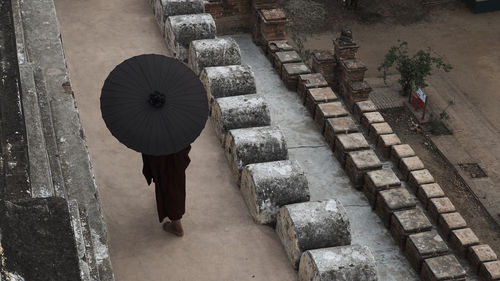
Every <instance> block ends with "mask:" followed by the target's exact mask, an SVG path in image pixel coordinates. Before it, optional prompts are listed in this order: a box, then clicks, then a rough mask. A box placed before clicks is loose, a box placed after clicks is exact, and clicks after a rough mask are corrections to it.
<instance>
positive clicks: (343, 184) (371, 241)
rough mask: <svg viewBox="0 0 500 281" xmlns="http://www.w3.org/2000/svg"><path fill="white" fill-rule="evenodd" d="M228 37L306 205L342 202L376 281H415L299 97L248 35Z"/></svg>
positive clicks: (353, 241) (389, 237)
mask: <svg viewBox="0 0 500 281" xmlns="http://www.w3.org/2000/svg"><path fill="white" fill-rule="evenodd" d="M231 37H233V38H234V39H235V40H236V41H237V42H238V43H239V45H240V48H241V58H242V63H243V64H248V65H250V66H251V67H252V69H253V71H254V73H255V83H256V86H257V91H258V93H259V94H262V95H263V97H264V99H265V100H266V101H267V102H268V105H269V110H270V113H271V124H272V125H277V126H280V129H281V130H282V131H283V134H284V136H285V140H286V142H287V145H288V153H289V156H290V160H297V161H298V162H299V163H300V164H301V166H302V167H303V168H304V172H305V175H306V178H307V180H308V182H309V191H310V193H311V200H324V199H330V198H336V199H338V200H339V201H340V202H342V204H343V205H344V207H345V209H346V210H347V216H348V217H349V220H350V223H351V228H352V231H351V235H352V243H353V244H354V243H357V244H363V245H366V246H368V247H369V248H370V249H371V251H372V253H373V255H374V257H375V260H376V265H377V272H378V277H379V280H385V281H400V280H405V281H406V280H408V281H414V280H419V278H418V275H417V273H415V271H414V270H413V269H412V268H411V266H410V264H409V263H408V261H407V260H406V258H405V257H404V256H403V254H402V253H401V252H400V250H399V248H398V247H397V245H396V244H395V243H394V241H393V239H392V237H391V235H390V233H389V231H388V230H387V229H386V228H385V227H384V226H383V225H382V222H381V221H380V219H379V218H378V216H377V215H376V214H375V212H372V210H371V207H370V206H369V205H368V202H367V200H366V198H365V196H364V195H363V194H362V193H361V192H357V191H356V190H355V189H353V188H352V186H351V184H350V181H349V178H348V177H347V175H346V173H345V171H344V170H343V169H342V167H340V165H339V162H338V161H337V160H336V158H335V157H334V156H333V153H332V151H331V149H330V148H329V147H328V145H327V143H326V142H325V139H324V138H323V136H322V135H321V133H320V132H319V128H318V126H316V125H315V122H314V120H313V119H312V118H311V115H310V114H309V113H308V111H307V109H306V108H305V107H304V106H303V105H302V104H301V101H300V98H299V97H298V95H297V94H296V93H294V92H291V91H288V90H287V89H286V88H284V87H283V86H284V85H283V82H282V81H281V79H280V77H279V76H278V74H277V73H276V71H275V70H274V68H273V67H272V65H271V63H270V62H269V60H268V59H267V58H266V57H265V56H264V54H263V52H262V50H261V49H260V48H259V47H257V46H255V44H254V43H253V42H252V38H251V35H248V34H239V35H231Z"/></svg>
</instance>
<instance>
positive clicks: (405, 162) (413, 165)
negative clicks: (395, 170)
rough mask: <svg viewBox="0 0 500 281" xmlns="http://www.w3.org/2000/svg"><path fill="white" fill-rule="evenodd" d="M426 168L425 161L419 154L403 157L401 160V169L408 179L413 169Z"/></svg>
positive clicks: (404, 176)
mask: <svg viewBox="0 0 500 281" xmlns="http://www.w3.org/2000/svg"><path fill="white" fill-rule="evenodd" d="M424 168H425V167H424V163H423V162H422V160H420V158H419V157H418V156H411V157H405V158H401V161H400V162H399V171H400V172H401V174H402V175H403V178H404V179H405V180H408V176H409V175H410V172H411V171H416V170H422V169H424Z"/></svg>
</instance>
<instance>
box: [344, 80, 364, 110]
mask: <svg viewBox="0 0 500 281" xmlns="http://www.w3.org/2000/svg"><path fill="white" fill-rule="evenodd" d="M371 91H372V88H371V87H370V85H369V84H368V82H366V81H351V82H347V83H343V84H342V90H341V92H342V95H343V97H344V100H345V101H346V104H347V105H348V106H349V110H354V105H355V104H356V103H357V102H361V101H366V100H368V97H369V95H370V92H371Z"/></svg>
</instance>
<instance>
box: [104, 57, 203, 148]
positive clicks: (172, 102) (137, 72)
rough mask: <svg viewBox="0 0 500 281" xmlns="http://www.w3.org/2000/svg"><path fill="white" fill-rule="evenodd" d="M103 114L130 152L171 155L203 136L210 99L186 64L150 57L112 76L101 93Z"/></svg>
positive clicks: (130, 62)
mask: <svg viewBox="0 0 500 281" xmlns="http://www.w3.org/2000/svg"><path fill="white" fill-rule="evenodd" d="M101 113H102V118H103V119H104V122H105V123H106V126H107V127H108V129H109V130H110V131H111V134H113V136H115V137H116V138H117V139H118V140H119V141H120V142H121V143H123V144H124V145H126V146H127V147H129V148H131V149H133V150H135V151H138V152H141V153H144V154H149V155H168V154H172V153H175V152H178V151H180V150H181V149H183V148H185V147H186V146H188V145H189V144H191V143H192V142H193V141H194V140H195V139H196V138H197V137H198V136H199V135H200V133H201V131H202V130H203V128H204V127H205V123H206V121H207V118H208V99H207V95H206V92H205V88H204V87H203V85H202V83H201V81H200V79H199V78H198V77H197V76H196V74H195V73H194V72H193V71H191V69H189V68H188V67H187V66H186V65H184V63H182V62H181V61H179V60H177V59H174V58H169V57H166V56H163V55H156V54H147V55H140V56H135V57H132V58H130V59H127V60H125V61H124V62H122V63H120V64H119V65H118V66H116V67H115V69H113V71H111V73H110V74H109V76H108V77H107V78H106V81H104V85H103V87H102V91H101Z"/></svg>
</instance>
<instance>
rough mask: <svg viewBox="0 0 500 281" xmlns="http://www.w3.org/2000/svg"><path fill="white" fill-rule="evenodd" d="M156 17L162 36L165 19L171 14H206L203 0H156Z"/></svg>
mask: <svg viewBox="0 0 500 281" xmlns="http://www.w3.org/2000/svg"><path fill="white" fill-rule="evenodd" d="M154 10H155V18H156V22H157V23H158V25H159V26H160V30H161V33H162V36H164V35H165V34H164V32H165V21H166V19H167V18H168V17H170V16H177V15H191V14H204V13H205V5H204V3H203V0H158V1H155V9H154Z"/></svg>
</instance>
